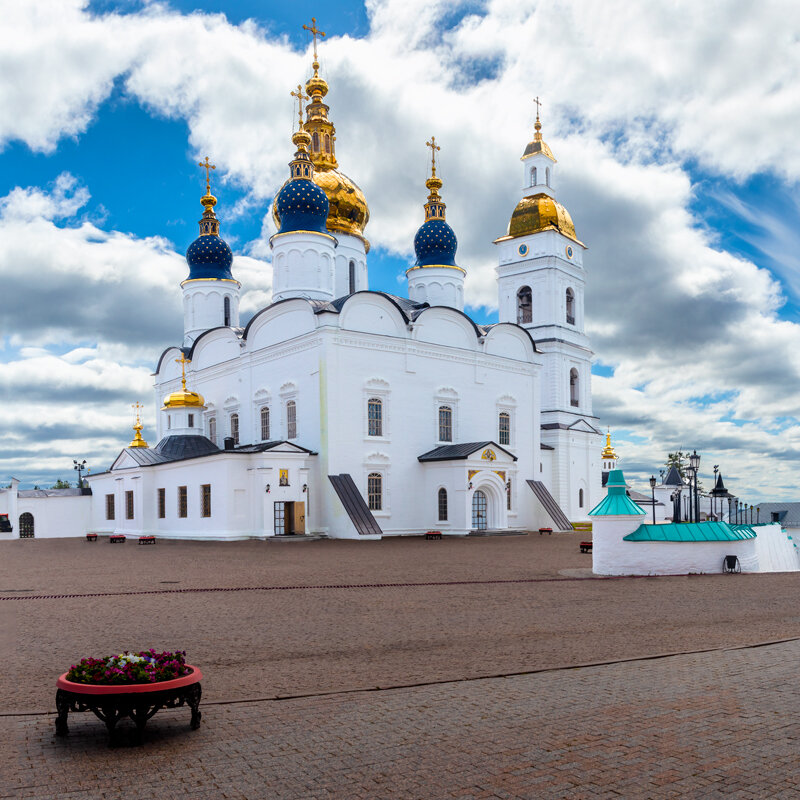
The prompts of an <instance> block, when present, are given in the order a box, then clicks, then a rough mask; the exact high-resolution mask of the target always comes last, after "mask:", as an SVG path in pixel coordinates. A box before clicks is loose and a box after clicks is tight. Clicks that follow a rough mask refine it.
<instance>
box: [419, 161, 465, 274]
mask: <svg viewBox="0 0 800 800" xmlns="http://www.w3.org/2000/svg"><path fill="white" fill-rule="evenodd" d="M425 186H427V187H428V190H429V191H430V194H429V195H428V202H427V203H425V222H423V223H422V227H420V229H419V230H418V231H417V235H416V236H415V237H414V252H415V253H416V256H417V261H416V263H415V264H414V266H415V267H434V266H436V267H456V268H457V269H461V268H460V267H459V266H458V265H457V264H456V248H457V247H458V240H457V239H456V235H455V233H453V229H452V228H451V227H450V226H449V225H448V224H447V222H446V221H445V204H444V202H443V201H442V198H441V197H440V196H439V189H441V188H442V179H441V178H438V177H437V176H436V169H435V167H434V169H433V175H431V177H430V178H428V180H427V181H426V182H425Z"/></svg>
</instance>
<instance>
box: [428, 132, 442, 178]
mask: <svg viewBox="0 0 800 800" xmlns="http://www.w3.org/2000/svg"><path fill="white" fill-rule="evenodd" d="M425 146H426V147H430V149H431V175H432V176H433V177H434V178H435V177H436V151H437V150H441V149H442V148H441V147H439V145H438V144H436V137H434V136H431V140H430V141H429V142H425Z"/></svg>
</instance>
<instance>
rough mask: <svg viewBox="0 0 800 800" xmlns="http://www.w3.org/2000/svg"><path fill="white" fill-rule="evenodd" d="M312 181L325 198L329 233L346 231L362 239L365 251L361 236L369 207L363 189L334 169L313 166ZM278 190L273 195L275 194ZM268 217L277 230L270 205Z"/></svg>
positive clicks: (275, 218) (366, 244) (364, 240)
mask: <svg viewBox="0 0 800 800" xmlns="http://www.w3.org/2000/svg"><path fill="white" fill-rule="evenodd" d="M313 181H314V183H316V184H317V186H319V187H320V189H322V191H323V192H325V194H326V195H327V197H328V219H327V222H326V227H327V228H328V230H329V231H330V232H331V233H333V234H334V235H335V234H336V233H346V234H349V235H350V236H355V237H356V238H357V239H361V241H363V242H364V245H365V247H366V250H367V252H369V242H368V241H367V240H366V238H365V237H364V228H365V227H366V224H367V223H368V222H369V206H368V205H367V198H366V197H364V192H362V191H361V189H360V188H359V186H358V184H356V182H355V181H353V180H352V179H351V178H348V177H347V175H345V174H344V173H343V172H339V170H338V169H327V170H325V169H320V168H319V167H318V166H317V165H315V169H314V176H313ZM278 194H280V192H278V193H277V194H276V195H275V196H276V197H277V196H278ZM272 218H273V220H274V221H275V226H276V227H277V228H279V229H280V226H281V223H280V217H279V216H278V212H277V209H276V206H275V203H273V204H272Z"/></svg>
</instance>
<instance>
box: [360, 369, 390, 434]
mask: <svg viewBox="0 0 800 800" xmlns="http://www.w3.org/2000/svg"><path fill="white" fill-rule="evenodd" d="M391 394H392V390H391V387H390V386H389V383H388V381H385V380H383V378H370V379H369V380H368V381H366V382H365V383H364V388H363V391H362V403H361V408H362V414H363V420H364V421H363V436H364V441H365V442H390V441H391V438H392V437H391V433H392V427H391V425H392V418H391V412H390V408H391V404H390V402H389V401H390V398H391ZM373 397H375V398H377V399H378V400H380V401H381V404H382V408H381V423H382V424H381V428H382V432H381V435H380V436H370V435H369V401H370V400H371V399H372V398H373Z"/></svg>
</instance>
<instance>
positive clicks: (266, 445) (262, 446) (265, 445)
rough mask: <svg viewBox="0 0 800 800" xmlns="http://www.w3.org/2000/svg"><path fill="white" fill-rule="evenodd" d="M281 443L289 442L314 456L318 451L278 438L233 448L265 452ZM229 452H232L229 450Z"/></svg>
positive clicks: (242, 451) (241, 451) (246, 451)
mask: <svg viewBox="0 0 800 800" xmlns="http://www.w3.org/2000/svg"><path fill="white" fill-rule="evenodd" d="M279 444H289V445H291V446H292V447H296V448H297V449H298V450H302V451H303V452H304V453H309V454H310V455H312V456H315V455H316V453H315V452H314V451H313V450H309V449H308V448H307V447H303V446H302V445H299V444H297V443H296V442H289V441H287V440H286V439H276V440H275V441H274V442H259V443H258V444H243V445H240V446H239V447H237V448H236V449H235V450H233V452H234V453H264V452H266V451H267V450H272V449H273V448H275V447H277V446H278V445H279ZM227 452H229V453H230V452H231V451H230V450H228V451H227Z"/></svg>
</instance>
